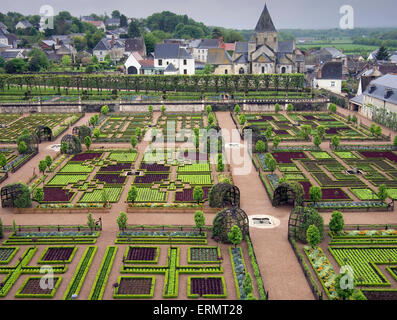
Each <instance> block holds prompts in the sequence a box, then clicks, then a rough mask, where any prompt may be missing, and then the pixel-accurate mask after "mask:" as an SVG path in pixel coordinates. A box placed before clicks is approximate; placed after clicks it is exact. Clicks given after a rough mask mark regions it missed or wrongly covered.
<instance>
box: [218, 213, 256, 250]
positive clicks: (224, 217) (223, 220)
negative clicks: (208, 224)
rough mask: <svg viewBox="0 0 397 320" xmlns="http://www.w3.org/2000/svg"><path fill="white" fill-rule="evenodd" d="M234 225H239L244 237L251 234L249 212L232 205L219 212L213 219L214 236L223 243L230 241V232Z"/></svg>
mask: <svg viewBox="0 0 397 320" xmlns="http://www.w3.org/2000/svg"><path fill="white" fill-rule="evenodd" d="M233 226H238V227H239V228H240V230H241V232H242V234H243V239H245V237H246V236H247V235H248V234H249V220H248V216H247V214H246V213H245V212H244V210H242V209H241V208H239V207H232V208H228V209H225V210H223V211H221V212H219V213H218V214H217V215H216V216H215V218H214V221H213V225H212V238H213V239H216V240H219V241H221V242H222V243H230V242H229V239H228V233H229V232H230V231H231V230H232V228H233Z"/></svg>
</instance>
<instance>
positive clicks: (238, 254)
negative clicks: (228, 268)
mask: <svg viewBox="0 0 397 320" xmlns="http://www.w3.org/2000/svg"><path fill="white" fill-rule="evenodd" d="M229 250H230V259H231V262H232V268H233V276H234V281H235V284H236V290H237V298H238V299H240V300H244V299H245V298H246V296H245V295H244V289H243V283H244V279H245V275H246V273H247V267H246V265H245V261H244V257H243V251H242V250H241V248H229Z"/></svg>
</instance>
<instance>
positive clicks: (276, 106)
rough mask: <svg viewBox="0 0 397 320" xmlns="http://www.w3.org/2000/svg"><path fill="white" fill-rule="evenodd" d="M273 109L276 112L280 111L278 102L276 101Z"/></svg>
mask: <svg viewBox="0 0 397 320" xmlns="http://www.w3.org/2000/svg"><path fill="white" fill-rule="evenodd" d="M274 110H275V111H276V113H279V112H280V105H279V104H278V103H276V105H275V106H274Z"/></svg>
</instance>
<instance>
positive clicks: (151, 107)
mask: <svg viewBox="0 0 397 320" xmlns="http://www.w3.org/2000/svg"><path fill="white" fill-rule="evenodd" d="M148 111H149V113H151V114H152V113H153V106H152V105H150V106H149V108H148Z"/></svg>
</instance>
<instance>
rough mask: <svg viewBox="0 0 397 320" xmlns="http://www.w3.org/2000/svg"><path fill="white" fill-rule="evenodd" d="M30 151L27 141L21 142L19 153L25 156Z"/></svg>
mask: <svg viewBox="0 0 397 320" xmlns="http://www.w3.org/2000/svg"><path fill="white" fill-rule="evenodd" d="M27 151H28V146H27V144H26V142H25V141H20V142H19V143H18V152H19V153H20V154H25V153H26V152H27Z"/></svg>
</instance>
